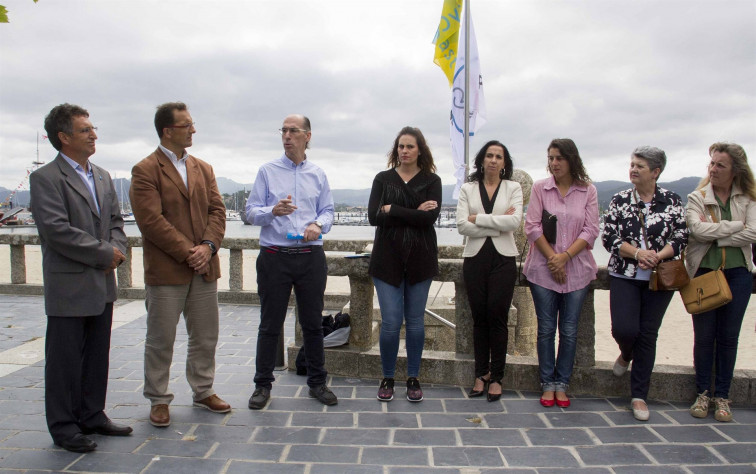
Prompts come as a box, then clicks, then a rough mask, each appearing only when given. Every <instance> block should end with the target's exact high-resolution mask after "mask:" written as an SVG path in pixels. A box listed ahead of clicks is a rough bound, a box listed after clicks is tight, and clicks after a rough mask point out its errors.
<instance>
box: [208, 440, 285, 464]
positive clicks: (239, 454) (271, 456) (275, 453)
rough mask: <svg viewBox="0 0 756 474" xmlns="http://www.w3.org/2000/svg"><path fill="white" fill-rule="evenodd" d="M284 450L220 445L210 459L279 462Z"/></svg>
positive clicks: (259, 445)
mask: <svg viewBox="0 0 756 474" xmlns="http://www.w3.org/2000/svg"><path fill="white" fill-rule="evenodd" d="M283 450H284V446H283V445H270V444H254V443H243V444H242V443H220V444H219V445H218V447H217V448H216V449H215V451H213V452H212V453H211V454H210V456H209V457H210V458H211V459H240V460H245V459H246V460H253V461H272V462H277V461H278V460H279V459H280V458H281V453H282V452H283Z"/></svg>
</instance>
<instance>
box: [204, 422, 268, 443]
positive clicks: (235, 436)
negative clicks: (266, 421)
mask: <svg viewBox="0 0 756 474" xmlns="http://www.w3.org/2000/svg"><path fill="white" fill-rule="evenodd" d="M252 430H254V427H247V426H218V425H199V426H198V427H197V429H196V430H194V433H193V434H194V436H196V438H197V440H203V439H204V440H207V441H216V442H219V443H224V442H229V443H248V442H249V440H250V438H252Z"/></svg>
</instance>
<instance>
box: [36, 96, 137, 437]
mask: <svg viewBox="0 0 756 474" xmlns="http://www.w3.org/2000/svg"><path fill="white" fill-rule="evenodd" d="M45 130H46V131H47V137H48V139H49V140H50V143H51V144H52V145H53V146H54V147H55V149H56V150H58V151H59V153H58V156H57V157H56V158H55V160H53V161H52V162H51V163H49V164H47V165H45V166H43V167H42V168H40V169H38V170H37V171H35V172H34V173H32V174H31V176H30V178H29V180H30V183H31V205H32V215H33V216H34V221H35V222H36V224H37V230H38V232H39V237H40V240H41V242H42V277H43V280H44V288H45V312H46V313H47V335H46V340H45V359H46V360H45V413H46V416H47V427H48V429H49V431H50V435H51V436H52V438H53V441H54V442H55V444H57V445H58V446H61V447H63V448H65V449H67V450H69V451H74V452H88V451H92V450H94V449H95V448H96V447H97V444H96V443H95V442H94V441H93V440H92V439H91V438H89V437H88V436H86V435H88V434H93V433H94V434H100V435H106V436H127V435H129V434H130V433H131V427H129V426H123V425H118V424H116V423H113V422H112V421H111V420H110V419H109V418H108V417H107V416H106V415H105V413H104V412H103V410H104V408H105V395H106V392H107V386H108V358H109V352H110V329H111V324H112V321H113V301H115V300H116V281H115V273H114V271H113V270H115V268H116V267H117V266H118V265H119V264H120V263H121V262H123V261H124V260H125V259H126V258H125V257H124V252H126V234H124V232H123V219H122V218H121V213H120V210H119V206H118V197H117V196H116V192H115V188H114V187H113V182H112V181H111V179H110V175H109V174H108V172H107V171H105V170H104V169H102V168H100V167H98V166H95V165H93V164H92V163H90V162H89V157H90V156H92V155H93V154H94V152H95V140H97V134H96V133H95V131H96V130H97V128H96V127H94V126H92V122H90V121H89V113H88V112H87V111H86V110H84V109H82V108H81V107H78V106H76V105H71V104H62V105H58V106H57V107H54V108H53V109H52V110H51V111H50V113H49V114H48V115H47V117H45Z"/></svg>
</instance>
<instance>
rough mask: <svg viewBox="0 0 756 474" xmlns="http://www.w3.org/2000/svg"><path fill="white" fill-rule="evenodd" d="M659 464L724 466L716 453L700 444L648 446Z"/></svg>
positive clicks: (648, 449) (646, 446)
mask: <svg viewBox="0 0 756 474" xmlns="http://www.w3.org/2000/svg"><path fill="white" fill-rule="evenodd" d="M643 447H644V448H645V449H646V451H648V452H649V454H651V456H653V457H654V459H655V460H656V461H657V462H658V463H659V464H722V462H721V461H720V460H719V458H717V457H716V456H715V455H714V453H712V452H711V451H709V450H708V449H706V448H705V447H703V446H700V445H698V444H646V445H644V446H643Z"/></svg>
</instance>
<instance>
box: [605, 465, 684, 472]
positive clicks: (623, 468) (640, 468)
mask: <svg viewBox="0 0 756 474" xmlns="http://www.w3.org/2000/svg"><path fill="white" fill-rule="evenodd" d="M612 470H613V471H614V472H615V473H617V474H675V473H687V472H689V471H688V470H687V469H685V468H682V467H680V466H613V467H612Z"/></svg>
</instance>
